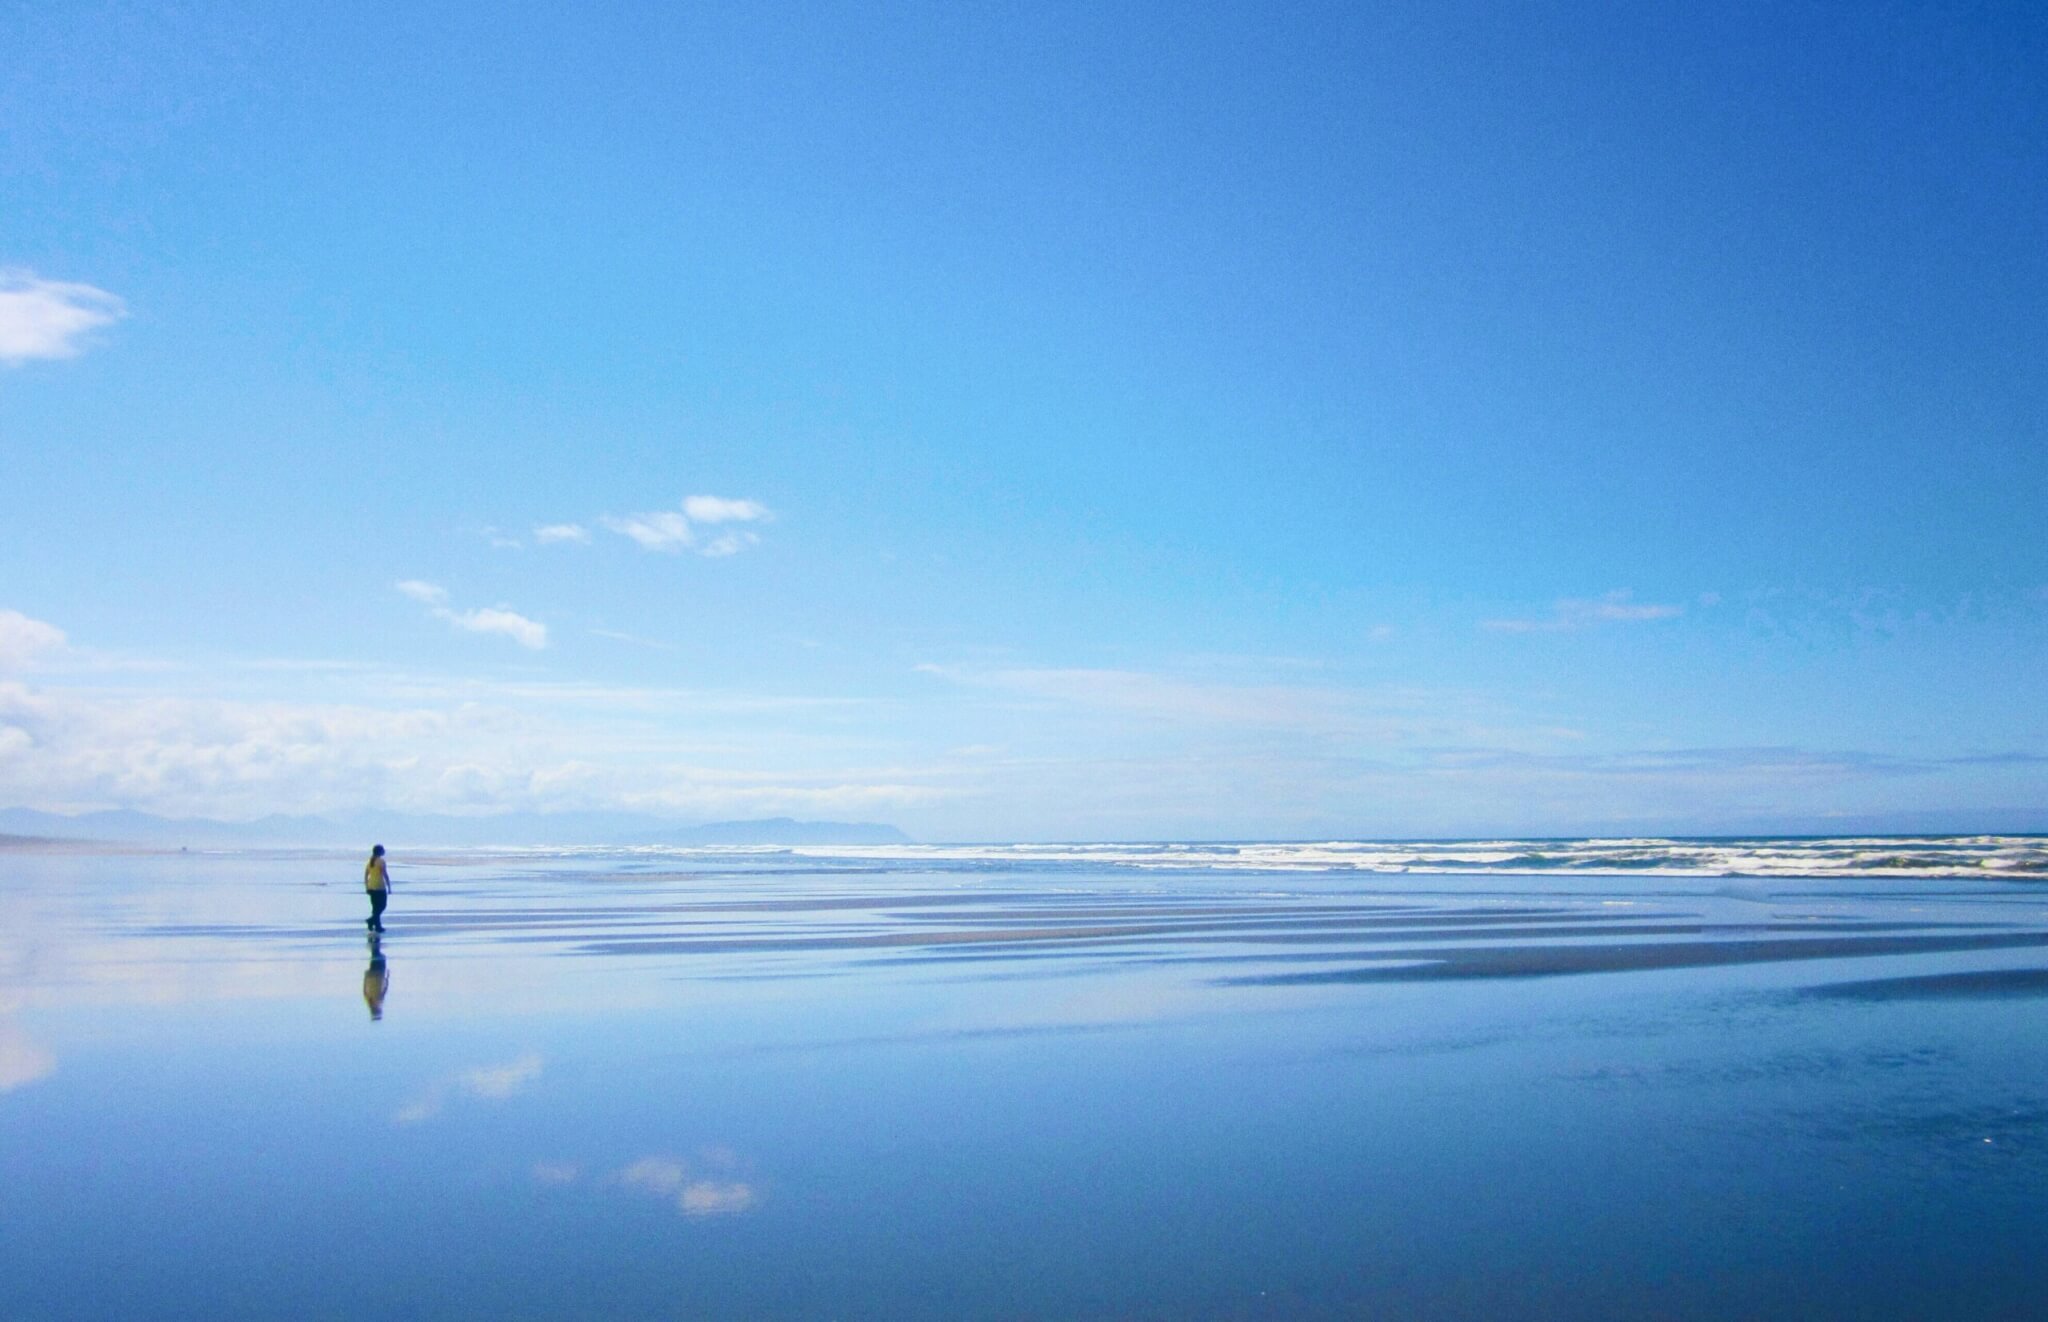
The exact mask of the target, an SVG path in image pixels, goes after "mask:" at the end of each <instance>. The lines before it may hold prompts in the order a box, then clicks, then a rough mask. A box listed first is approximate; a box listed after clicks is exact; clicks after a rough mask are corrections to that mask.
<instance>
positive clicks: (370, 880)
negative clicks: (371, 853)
mask: <svg viewBox="0 0 2048 1322" xmlns="http://www.w3.org/2000/svg"><path fill="white" fill-rule="evenodd" d="M390 884H391V875H390V874H389V873H387V872H386V871H385V870H384V860H383V859H382V858H373V859H371V860H370V861H369V862H368V863H367V864H365V865H364V867H363V889H364V890H366V891H380V890H383V889H384V888H385V887H386V886H389V885H390Z"/></svg>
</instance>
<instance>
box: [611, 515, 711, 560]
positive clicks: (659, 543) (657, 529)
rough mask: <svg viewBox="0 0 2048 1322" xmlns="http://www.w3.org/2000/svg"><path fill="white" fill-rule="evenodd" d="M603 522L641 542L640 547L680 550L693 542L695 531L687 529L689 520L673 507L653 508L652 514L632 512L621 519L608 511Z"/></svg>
mask: <svg viewBox="0 0 2048 1322" xmlns="http://www.w3.org/2000/svg"><path fill="white" fill-rule="evenodd" d="M604 526H605V527H607V528H610V529H611V530H612V531H613V532H615V533H617V534H619V535H620V536H621V537H630V538H632V539H633V540H634V541H636V542H638V543H639V544H640V549H641V550H643V551H669V552H675V551H681V550H685V549H687V548H688V547H691V546H694V545H696V542H697V534H696V533H694V532H692V531H691V530H690V521H689V520H688V519H686V518H684V517H683V516H682V515H680V514H678V513H676V512H675V511H674V510H656V511H655V512H653V513H651V514H632V515H628V516H627V517H625V518H623V519H619V518H613V517H612V516H611V515H609V514H607V515H605V517H604Z"/></svg>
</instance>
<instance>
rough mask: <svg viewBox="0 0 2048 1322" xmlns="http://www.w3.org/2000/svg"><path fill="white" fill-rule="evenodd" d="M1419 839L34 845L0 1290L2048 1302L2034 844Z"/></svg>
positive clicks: (995, 1314)
mask: <svg viewBox="0 0 2048 1322" xmlns="http://www.w3.org/2000/svg"><path fill="white" fill-rule="evenodd" d="M2001 847H2002V846H2001ZM1752 852H1753V851H1752ZM1991 852H1996V851H1991ZM2008 852H2009V851H2008ZM1745 856H1746V855H1745ZM1986 856H1987V857H1988V856H1989V855H1988V854H1987V855H1986ZM1430 861H1431V860H1430V859H1428V858H1423V859H1421V860H1420V861H1419V862H1418V863H1411V864H1408V865H1404V866H1408V867H1410V868H1411V870H1409V871H1406V872H1400V873H1388V872H1386V871H1385V870H1381V871H1373V870H1361V869H1360V868H1359V867H1355V866H1348V865H1346V864H1345V862H1344V860H1342V859H1338V860H1335V861H1332V860H1328V859H1325V860H1323V861H1322V862H1320V863H1318V862H1316V861H1314V860H1313V859H1308V860H1306V861H1304V859H1302V858H1291V859H1282V860H1277V861H1275V860H1270V859H1267V860H1265V863H1269V864H1272V870H1262V860H1261V857H1260V856H1256V855H1253V856H1245V855H1242V854H1239V855H1233V856H1232V859H1231V860H1230V861H1227V862H1224V863H1220V864H1219V863H1218V862H1217V861H1216V860H1215V859H1210V858H1203V857H1200V856H1189V855H1188V854H1187V851H1182V852H1181V853H1179V854H1175V853H1172V852H1170V851H1169V852H1166V853H1161V852H1158V851H1154V852H1151V853H1146V852H1144V851H1135V853H1133V851H1126V853H1125V854H1121V855H1109V856H1101V855H1097V856H1090V855H1088V854H1086V853H1082V852H1069V853H1066V854H1057V853H1055V854H1053V855H1047V856H1038V855H1033V854H1031V853H1029V852H1028V851H1024V852H1020V851H1009V852H1004V851H971V850H970V851H956V852H952V853H945V852H941V851H932V852H929V853H926V854H922V855H919V854H916V853H915V852H914V851H897V852H896V853H895V854H890V853H889V852H887V851H879V852H876V851H870V852H867V853H862V852H860V851H854V852H851V853H848V854H842V855H839V856H833V855H831V854H829V853H824V852H812V853H807V854H803V855H798V854H790V853H773V852H768V853H759V852H757V853H746V854H726V855H719V854H708V853H687V854H678V853H671V854H666V855H664V854H658V853H647V852H632V851H615V852H607V853H588V854H539V853H533V854H520V855H498V856H486V855H482V854H469V855H444V856H437V857H418V856H415V857H405V856H402V855H401V856H399V857H397V858H396V859H395V861H394V867H393V875H394V878H395V880H396V885H397V891H396V894H395V897H394V900H393V904H392V908H391V911H390V913H389V915H388V918H387V921H388V924H389V927H390V931H389V934H388V935H387V936H386V937H385V938H384V939H383V941H382V942H381V944H380V945H379V946H378V947H376V948H374V949H373V948H372V947H371V946H370V944H369V943H368V941H367V940H366V936H365V933H364V931H363V927H362V918H363V915H364V913H365V912H366V905H365V903H364V899H363V895H362V891H361V886H360V881H359V878H360V876H361V864H360V860H359V859H357V858H353V857H339V856H332V855H311V854H297V855H283V854H269V855H256V854H239V855H204V856H202V855H196V854H194V855H147V854H130V855H118V854H97V855H96V854H86V853H76V854H63V853H36V852H18V851H17V852H10V853H0V1317H6V1318H24V1319H41V1318H141V1317H206V1318H209V1319H222V1318H279V1317H306V1318H330V1317H331V1318H344V1317H346V1318H357V1317H361V1316H365V1315H368V1316H394V1317H395V1316H406V1317H422V1318H491V1319H503V1318H535V1319H539V1318H598V1317H676V1318H746V1319H755V1318H764V1319H765V1318H889V1319H899V1318H946V1319H961V1318H1111V1317H1114V1318H1160V1319H1167V1318H1176V1319H1177V1318H1298V1317H1330V1318H1339V1317H1343V1318H1351V1317H1388V1318H1543V1317H1555V1318H1583V1317H1596V1316H1605V1317H1647V1316H1656V1317H1668V1318H1724V1317H1737V1316H1752V1317H1761V1316H1772V1317H1795V1316H1824V1317H1854V1318H1931V1317H1941V1318H1977V1317H1982V1318H1991V1317H2012V1318H2021V1317H2039V1316H2041V1315H2042V1309H2043V1303H2042V1299H2043V1297H2044V1296H2043V1293H2042V1281H2043V1274H2042V1272H2043V1268H2042V1264H2043V1263H2044V1262H2048V1217H2044V1215H2043V1212H2042V1209H2043V1208H2044V1207H2048V1034H2044V1031H2043V1029H2044V1024H2048V1020H2044V1010H2048V889H2044V887H2043V885H2042V883H2041V882H2040V881H2038V880H2033V879H2029V878H2028V877H2026V876H2023V875H2022V876H2001V875H1990V876H1978V875H1970V871H1969V869H1970V868H1974V867H1976V864H1970V865H1969V867H1967V868H1964V869H1962V870H1958V869H1956V868H1952V867H1948V866H1946V864H1945V863H1944V865H1943V866H1941V867H1938V868H1937V867H1933V866H1929V867H1925V868H1922V869H1920V870H1921V871H1922V872H1931V873H1940V874H1941V875H1852V876H1842V875H1817V876H1811V877H1802V876H1800V875H1796V873H1797V871H1798V869H1797V868H1796V867H1790V868H1789V869H1788V867H1787V866H1780V865H1779V863H1759V864H1757V865H1755V867H1754V869H1753V870H1754V871H1755V872H1757V873H1759V874H1761V875H1756V876H1744V875H1733V876H1731V875H1727V874H1728V873H1729V872H1731V871H1734V872H1737V873H1738V874H1739V873H1740V871H1741V868H1740V867H1737V868H1733V869H1731V868H1727V867H1723V868H1720V869H1719V871H1718V873H1715V874H1712V875H1672V873H1671V871H1659V872H1652V873H1647V874H1644V873H1630V872H1629V871H1628V867H1629V865H1628V864H1627V863H1626V862H1623V863H1621V864H1619V865H1617V867H1616V869H1615V870H1613V871H1607V872H1600V871H1594V872H1590V873H1586V872H1578V871H1573V870H1571V868H1570V867H1565V868H1562V869H1558V868H1552V869H1550V870H1547V871H1546V870H1540V869H1541V867H1542V865H1540V864H1530V865H1529V867H1530V869H1531V870H1530V871H1527V872H1514V871H1503V870H1501V869H1502V868H1503V867H1507V866H1513V865H1514V864H1513V856H1510V858H1509V860H1508V862H1507V863H1505V864H1502V863H1500V862H1498V861H1496V863H1495V864H1494V865H1492V868H1491V870H1485V871H1480V872H1471V871H1465V872H1457V871H1449V872H1438V873H1432V872H1428V871H1416V870H1412V869H1413V868H1414V867H1418V866H1420V867H1427V866H1428V865H1429V864H1430ZM1779 862H1780V863H1781V862H1782V860H1780V861H1779ZM1439 865H1440V866H1446V867H1455V865H1454V864H1441V863H1440V864H1439ZM1989 866H1990V867H1992V868H1994V869H1995V868H1999V867H2010V866H2013V865H2011V864H2009V863H1997V862H1994V863H1992V864H1991V865H1989ZM1815 870H1816V871H1817V872H1818V871H1821V869H1815ZM1839 870H1840V869H1837V871H1839ZM1866 870H1867V871H1872V872H1878V873H1886V872H1901V871H1903V872H1904V873H1907V874H1910V873H1912V871H1913V869H1912V868H1911V867H1910V866H1907V867H1904V868H1903V869H1902V868H1901V867H1899V866H1894V865H1883V866H1874V867H1873V868H1871V869H1866ZM2021 870H2022V871H2026V870H2027V869H2026V868H2022V869H2021Z"/></svg>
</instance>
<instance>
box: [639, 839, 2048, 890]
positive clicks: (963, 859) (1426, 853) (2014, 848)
mask: <svg viewBox="0 0 2048 1322" xmlns="http://www.w3.org/2000/svg"><path fill="white" fill-rule="evenodd" d="M645 852H648V853H660V854H666V855H673V854H683V855H727V856H730V855H732V854H783V855H789V856H794V857H799V858H805V859H824V858H838V859H849V860H864V861H869V862H875V863H907V864H913V865H914V864H918V863H925V864H931V865H935V866H943V865H974V864H985V865H1002V864H1018V863H1031V864H1039V865H1067V866H1075V867H1108V868H1133V869H1145V870H1158V869H1175V870H1196V871H1217V872H1367V873H1409V872H1418V873H1457V874H1485V873H1550V872H1572V873H1585V874H1594V875H1630V876H1639V875H1640V876H1684V877H1901V878H1904V877H1950V878H1954V877H1994V878H1999V879H2005V880H2029V879H2035V878H2039V879H2043V880H2048V837H2038V836H1924V837H1904V836H1901V837H1881V836H1854V837H1841V838H1807V837H1798V838H1768V839H1726V840H1720V839H1717V840H1677V839H1657V838H1651V837H1631V838H1628V839H1586V840H1443V841H1370V840H1326V841H1318V842H1314V843H1259V842H1247V843H1240V844H1183V843H1158V844H1142V843H1133V844H1071V845H1062V844H1028V845H1025V844H1019V845H829V846H828V845H795V846H765V845H764V846H756V847H752V848H746V847H742V848H724V849H709V848H707V849H681V850H678V849H658V850H657V849H650V850H648V851H645Z"/></svg>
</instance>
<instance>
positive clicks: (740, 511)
mask: <svg viewBox="0 0 2048 1322" xmlns="http://www.w3.org/2000/svg"><path fill="white" fill-rule="evenodd" d="M683 513H685V514H687V515H689V516H690V517H691V518H693V519H695V520H696V521H697V522H699V523H755V522H758V521H760V520H762V519H766V518H767V517H768V507H767V506H766V505H763V504H762V503H761V502H760V501H758V500H727V499H726V498H725V497H723V496H686V497H684V499H683Z"/></svg>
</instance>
